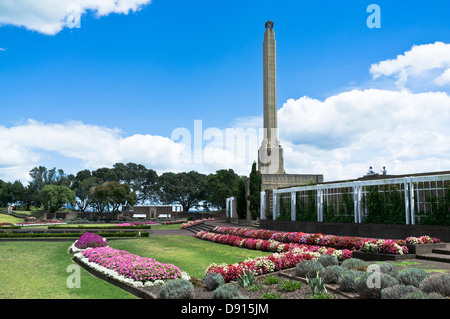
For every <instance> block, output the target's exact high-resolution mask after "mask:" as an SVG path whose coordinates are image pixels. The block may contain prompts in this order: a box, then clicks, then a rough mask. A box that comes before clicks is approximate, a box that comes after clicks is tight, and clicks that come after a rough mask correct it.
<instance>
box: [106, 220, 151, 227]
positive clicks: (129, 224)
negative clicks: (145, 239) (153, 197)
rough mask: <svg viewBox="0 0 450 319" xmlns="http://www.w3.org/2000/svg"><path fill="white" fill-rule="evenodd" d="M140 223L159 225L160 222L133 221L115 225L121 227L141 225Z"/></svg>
mask: <svg viewBox="0 0 450 319" xmlns="http://www.w3.org/2000/svg"><path fill="white" fill-rule="evenodd" d="M140 225H159V223H157V222H152V221H150V222H132V223H122V224H117V225H114V226H119V227H129V226H140Z"/></svg>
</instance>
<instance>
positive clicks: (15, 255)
mask: <svg viewBox="0 0 450 319" xmlns="http://www.w3.org/2000/svg"><path fill="white" fill-rule="evenodd" d="M70 245H71V242H56V241H55V242H48V241H47V242H33V241H21V242H0V261H1V266H0V299H126V298H135V296H133V295H131V294H129V293H127V292H125V291H123V290H121V289H120V288H117V287H116V286H114V285H112V284H108V283H106V282H104V281H102V280H100V279H98V278H96V277H94V276H92V275H90V274H89V273H88V272H87V271H85V270H83V269H82V268H80V270H81V277H80V283H81V288H68V287H67V279H68V276H70V275H72V274H73V273H72V272H68V271H67V267H68V266H69V265H74V263H73V261H72V260H71V257H72V256H71V254H69V253H68V248H69V247H70ZM109 245H110V246H111V247H113V248H117V249H123V250H127V251H129V252H131V253H134V254H137V255H140V256H142V257H150V258H154V259H156V260H157V261H160V262H164V263H172V264H175V265H176V266H178V267H179V268H180V269H181V270H182V271H186V272H187V273H189V274H190V275H191V276H194V277H197V278H203V276H204V271H205V270H206V268H207V267H208V266H209V265H210V264H211V263H213V262H214V263H217V264H220V263H224V262H225V263H228V264H230V263H235V262H239V261H243V260H244V259H246V258H247V257H258V256H265V255H269V254H270V253H264V252H260V251H255V250H248V249H240V248H237V247H231V246H227V245H221V244H215V243H211V242H207V241H203V240H200V239H196V238H193V237H190V236H164V237H151V238H139V239H133V240H120V239H119V240H111V241H110V242H109Z"/></svg>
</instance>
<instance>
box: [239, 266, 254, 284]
mask: <svg viewBox="0 0 450 319" xmlns="http://www.w3.org/2000/svg"><path fill="white" fill-rule="evenodd" d="M236 282H237V283H238V285H239V286H241V287H244V288H245V287H248V286H252V285H253V284H254V283H255V274H253V273H252V272H251V271H249V270H247V269H246V270H245V271H244V273H243V274H241V275H240V276H239V277H238V278H237V279H236Z"/></svg>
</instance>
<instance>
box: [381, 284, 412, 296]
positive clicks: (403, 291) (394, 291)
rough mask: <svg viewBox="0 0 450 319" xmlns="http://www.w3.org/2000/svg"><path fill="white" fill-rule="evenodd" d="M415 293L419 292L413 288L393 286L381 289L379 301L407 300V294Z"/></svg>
mask: <svg viewBox="0 0 450 319" xmlns="http://www.w3.org/2000/svg"><path fill="white" fill-rule="evenodd" d="M416 292H420V290H419V289H418V288H416V287H414V286H406V285H394V286H391V287H387V288H384V289H381V299H407V297H406V296H407V295H408V294H412V293H416ZM420 293H421V292H420Z"/></svg>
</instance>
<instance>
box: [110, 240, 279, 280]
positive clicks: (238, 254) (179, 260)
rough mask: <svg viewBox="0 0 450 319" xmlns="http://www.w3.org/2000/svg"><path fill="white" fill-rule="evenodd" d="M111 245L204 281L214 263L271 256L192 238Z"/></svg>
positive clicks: (113, 241)
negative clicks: (176, 267) (206, 273)
mask: <svg viewBox="0 0 450 319" xmlns="http://www.w3.org/2000/svg"><path fill="white" fill-rule="evenodd" d="M109 245H110V246H111V247H113V248H116V249H121V250H127V251H129V252H131V253H133V254H136V255H139V256H142V257H150V258H153V259H156V260H157V261H160V262H163V263H172V264H174V265H176V266H178V267H179V268H180V269H181V270H182V271H186V272H187V273H188V274H189V275H191V276H193V277H197V278H200V279H203V277H204V275H205V270H206V268H208V266H209V265H210V264H211V263H216V264H221V263H227V264H233V263H237V262H240V261H244V260H245V259H246V258H247V257H251V258H255V257H261V256H268V255H270V254H271V253H270V252H262V251H257V250H250V249H244V248H238V247H232V246H228V245H221V244H217V243H212V242H208V241H204V240H201V239H198V238H194V237H191V236H158V237H150V238H139V239H133V240H120V239H119V240H112V241H110V242H109Z"/></svg>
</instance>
